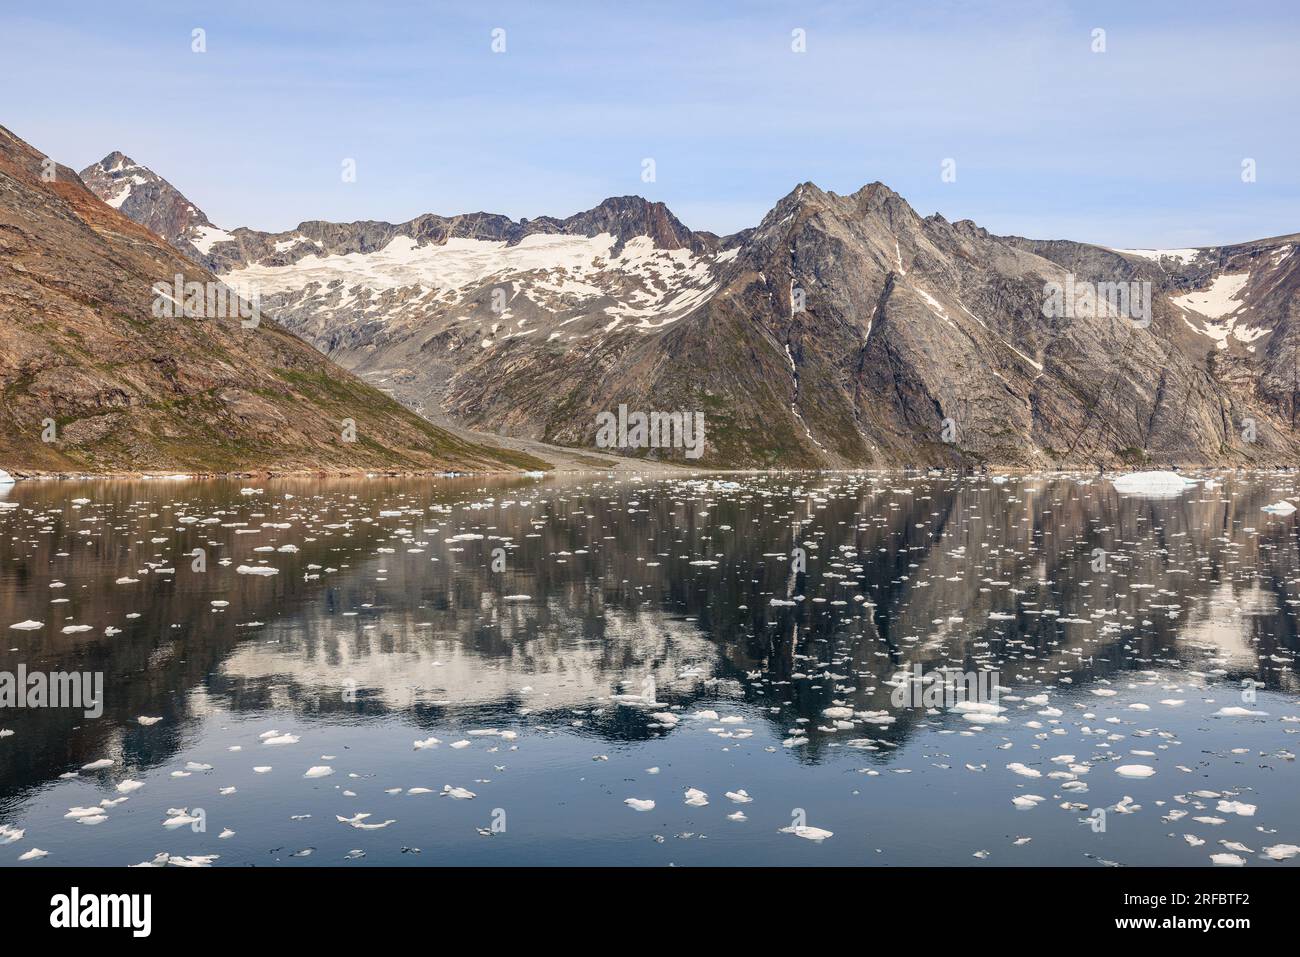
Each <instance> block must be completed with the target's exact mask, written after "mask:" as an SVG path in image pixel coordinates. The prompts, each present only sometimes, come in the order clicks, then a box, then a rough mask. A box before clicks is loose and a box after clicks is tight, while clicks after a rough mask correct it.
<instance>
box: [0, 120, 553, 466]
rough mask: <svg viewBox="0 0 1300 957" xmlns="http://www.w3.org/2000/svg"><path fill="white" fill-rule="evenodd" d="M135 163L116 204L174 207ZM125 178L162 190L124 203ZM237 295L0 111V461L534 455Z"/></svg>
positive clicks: (502, 462)
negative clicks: (476, 431) (372, 376)
mask: <svg viewBox="0 0 1300 957" xmlns="http://www.w3.org/2000/svg"><path fill="white" fill-rule="evenodd" d="M110 159H112V158H110ZM110 166H111V167H114V168H117V170H118V172H124V171H126V170H127V169H128V168H130V167H131V166H133V164H130V163H129V161H127V160H126V159H125V157H119V158H118V160H117V161H115V162H113V163H110ZM135 169H136V170H137V172H132V173H129V174H128V179H127V182H128V183H129V184H130V191H131V195H124V194H123V193H122V192H121V183H120V181H119V183H118V186H117V187H116V189H117V190H118V191H117V192H116V193H114V196H115V197H116V198H118V199H120V200H122V201H121V202H120V203H119V206H123V207H126V206H130V207H131V208H132V209H133V210H134V211H135V215H140V216H142V218H148V217H149V216H154V217H166V218H167V221H168V222H169V223H175V224H179V223H182V222H183V221H185V216H184V215H182V213H181V212H180V211H181V210H182V209H183V206H184V201H183V199H182V200H180V201H179V202H178V201H177V197H179V194H175V191H174V190H171V188H170V187H167V186H166V184H165V183H163V182H162V181H161V180H157V179H156V178H150V177H147V176H146V175H145V172H142V171H139V167H135ZM146 172H147V171H146ZM140 180H143V182H139V181H140ZM105 182H106V181H105ZM137 190H139V191H141V195H142V196H145V195H147V196H152V197H154V199H155V200H156V202H157V204H160V205H156V206H155V205H153V204H140V203H137V204H132V202H131V200H132V197H133V196H134V195H135V194H136V191H137ZM168 190H171V192H168ZM173 194H174V195H173ZM164 206H165V207H167V208H169V209H170V210H171V213H168V212H167V210H166V209H164ZM146 208H147V210H148V211H147V212H146ZM199 218H201V214H200V216H199ZM157 221H161V220H157ZM194 222H198V219H194V220H192V221H191V225H192V224H193V223H194ZM177 275H180V277H181V282H182V283H186V282H190V283H195V284H196V285H195V286H194V287H190V288H193V289H196V290H198V291H199V295H198V296H197V297H196V298H194V299H193V300H189V299H188V295H189V290H188V289H186V288H185V287H183V288H182V290H181V291H180V293H181V295H180V303H179V304H180V305H183V304H184V303H185V302H187V301H189V302H191V304H193V305H195V306H196V308H197V304H198V303H200V302H202V304H203V309H202V310H201V311H200V313H199V315H210V316H211V318H198V317H196V318H190V317H188V316H186V315H183V314H179V309H177V308H176V307H177V306H178V300H177V297H175V296H172V295H165V294H164V291H165V290H166V289H168V288H172V289H174V288H175V282H176V277H177ZM209 295H210V296H211V297H212V298H211V300H210V301H209V299H208V296H209ZM251 305H252V304H250V303H243V304H242V306H244V307H250V306H251ZM239 306H240V304H239V303H238V301H237V300H235V299H233V297H231V298H227V297H226V296H225V295H224V291H223V290H221V289H220V286H219V284H217V283H216V280H215V277H213V276H212V275H211V274H210V273H208V272H207V271H205V270H204V269H202V268H200V267H198V266H196V265H195V264H193V263H192V262H190V261H188V260H186V259H185V258H183V257H182V256H180V255H179V254H178V253H177V252H176V251H175V250H174V249H173V248H172V247H170V246H168V245H167V244H165V243H163V242H162V241H161V240H159V239H158V237H157V236H155V235H154V234H153V233H152V232H150V231H149V230H148V229H145V228H142V227H141V226H140V225H137V224H136V223H135V222H133V221H132V220H131V219H129V218H128V217H127V216H126V215H124V214H123V213H122V212H120V211H119V210H118V209H114V208H112V207H110V206H108V205H106V204H105V203H104V202H101V201H100V199H98V198H97V197H96V196H95V195H94V194H93V193H92V192H91V191H90V190H89V189H88V188H87V186H86V185H85V184H84V183H83V182H82V180H81V179H80V178H79V177H78V176H77V174H76V173H75V172H73V171H72V170H71V169H68V168H67V167H64V166H60V165H57V164H55V163H53V161H51V160H49V159H48V158H47V157H45V156H44V155H42V154H41V153H39V152H38V151H37V150H35V149H33V148H32V147H31V146H29V145H28V144H27V143H24V142H23V141H22V140H20V139H19V138H18V137H16V136H15V135H14V134H13V133H11V132H9V131H8V130H6V129H4V128H2V127H0V391H2V392H3V396H4V401H3V403H0V467H3V468H5V469H7V470H8V471H10V472H17V473H20V474H21V473H31V472H58V471H109V470H124V471H164V470H165V471H203V472H219V471H234V470H240V471H242V470H249V469H266V470H288V469H318V468H319V469H411V470H416V469H420V470H423V469H436V470H445V469H487V468H492V469H500V468H517V467H523V468H533V467H537V465H538V464H540V463H538V462H537V461H536V460H534V459H531V458H529V457H527V456H520V455H517V454H515V453H509V452H503V451H500V450H497V449H492V448H488V447H486V446H483V445H479V444H475V443H472V442H469V441H466V440H464V439H461V438H458V437H456V436H453V435H451V434H449V433H447V432H445V431H444V430H441V429H438V428H436V427H434V426H432V425H431V424H429V423H428V422H426V421H425V420H423V419H421V418H420V417H418V416H416V415H414V414H412V413H411V412H410V411H409V410H407V409H405V408H403V407H402V406H401V405H399V404H397V403H396V402H394V401H393V400H392V399H390V398H389V397H388V396H385V395H384V394H382V393H380V392H379V391H377V390H376V389H374V388H372V387H371V386H369V385H367V384H365V383H364V382H362V381H361V380H359V379H357V378H356V377H355V376H353V375H352V374H350V373H348V372H345V371H344V370H342V369H340V368H339V367H338V366H336V365H335V364H334V363H332V362H330V361H329V360H328V359H326V358H325V357H324V356H322V355H321V354H320V353H319V352H318V351H316V350H314V349H312V348H310V347H309V346H307V345H306V344H305V343H303V342H302V341H301V340H300V339H298V338H296V337H295V336H293V335H291V334H290V333H288V332H286V331H285V330H284V329H282V328H281V327H279V326H277V325H276V324H275V323H274V322H272V321H270V320H269V319H266V318H264V317H263V318H262V320H261V321H260V323H259V322H256V319H257V316H256V314H254V313H253V312H252V310H251V309H246V311H247V313H248V315H247V316H244V317H242V318H241V314H240V312H239ZM209 309H210V310H211V311H209ZM169 311H171V312H173V313H174V315H175V317H171V316H168V315H167V312H169ZM345 419H350V420H352V422H353V428H349V427H348V426H346V424H345V423H344V421H343V420H345ZM353 429H354V431H353ZM351 439H355V440H354V441H352V440H351Z"/></svg>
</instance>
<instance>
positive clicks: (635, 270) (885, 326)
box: [124, 183, 1300, 468]
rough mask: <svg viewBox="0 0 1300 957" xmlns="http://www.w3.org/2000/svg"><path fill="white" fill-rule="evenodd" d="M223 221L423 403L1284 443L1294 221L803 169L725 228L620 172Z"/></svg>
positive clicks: (493, 411)
mask: <svg viewBox="0 0 1300 957" xmlns="http://www.w3.org/2000/svg"><path fill="white" fill-rule="evenodd" d="M124 209H125V205H124ZM140 216H141V219H140V221H142V222H143V221H145V217H146V216H147V214H145V213H143V212H142V213H141V214H140ZM228 235H230V236H231V237H232V238H231V239H230V240H229V241H225V242H216V243H214V244H212V245H211V247H210V249H209V251H208V252H207V253H206V254H204V255H205V257H206V258H205V259H204V261H205V262H206V263H207V264H208V265H210V266H211V267H212V268H214V269H216V270H218V271H220V273H221V274H222V276H223V278H226V279H228V280H229V281H231V282H232V283H236V284H241V283H245V284H247V285H248V286H249V287H251V288H256V289H258V290H259V291H260V292H261V294H262V295H263V297H264V302H265V303H266V304H267V305H268V306H269V307H271V308H273V309H275V310H276V315H277V316H278V318H279V319H280V321H282V322H283V323H284V324H285V325H286V326H287V327H288V328H289V329H291V330H293V331H294V332H296V333H297V334H299V335H301V336H302V337H303V338H305V339H306V340H307V341H309V342H311V343H312V344H314V345H315V346H316V347H317V348H319V349H320V350H322V351H323V352H325V353H326V354H328V355H330V356H331V357H333V358H335V359H336V360H337V361H339V362H340V363H341V364H343V365H344V366H346V367H348V368H351V369H353V370H355V371H356V372H358V373H359V374H360V375H362V376H363V377H364V378H367V379H369V380H370V381H372V382H375V383H376V384H379V385H381V386H382V387H383V388H385V389H386V390H388V391H390V392H391V393H392V394H393V395H394V396H396V397H397V398H399V399H400V400H401V401H402V402H404V403H406V404H407V405H409V406H410V407H412V408H414V409H416V410H417V411H419V412H420V413H421V414H422V415H425V416H426V417H428V418H430V419H433V420H435V421H443V420H449V421H454V422H456V423H460V424H468V425H471V426H473V427H476V428H480V429H484V430H487V431H493V432H500V433H504V434H510V435H517V436H523V437H528V438H537V439H545V440H547V441H551V442H555V443H559V444H566V445H573V446H581V447H592V446H593V444H594V441H595V422H596V417H597V416H598V415H600V414H601V413H603V412H609V411H611V410H615V409H617V408H618V406H619V405H620V404H624V403H625V404H627V406H628V407H629V408H630V409H634V410H642V411H645V412H652V411H695V410H698V411H701V412H703V413H704V415H705V419H706V423H707V424H706V432H707V440H706V450H705V454H704V455H703V457H702V458H701V459H699V460H697V461H696V462H694V463H693V464H700V465H707V466H836V467H856V466H896V465H908V464H910V465H954V466H957V465H960V466H980V465H988V466H1008V467H1032V468H1040V467H1088V468H1095V467H1097V466H1104V467H1108V468H1118V467H1127V466H1141V465H1148V466H1156V465H1210V464H1216V465H1233V464H1283V463H1291V462H1294V461H1295V460H1296V458H1297V453H1298V452H1300V433H1298V432H1297V430H1296V426H1297V414H1298V409H1297V403H1298V400H1300V367H1298V364H1297V361H1298V358H1300V331H1298V330H1297V322H1296V319H1297V316H1296V311H1297V305H1296V303H1297V299H1296V289H1297V283H1300V279H1297V271H1296V270H1297V267H1296V262H1297V260H1296V257H1295V256H1294V255H1293V250H1294V247H1295V245H1296V243H1297V242H1300V237H1296V236H1286V237H1279V238H1276V239H1270V240H1261V241H1258V242H1254V243H1247V244H1241V245H1237V246H1226V247H1217V248H1211V249H1202V250H1174V251H1165V252H1163V253H1162V252H1160V251H1149V250H1127V251H1126V250H1111V249H1104V248H1101V247H1097V246H1091V245H1087V244H1083V243H1074V242H1069V241H1035V240H1027V239H1022V238H1019V237H999V236H994V235H991V234H990V233H988V232H987V231H986V230H984V229H981V228H980V227H978V226H977V225H975V224H973V223H970V222H968V221H962V222H957V223H950V222H948V221H947V220H945V219H944V218H943V217H941V216H938V215H934V216H929V217H926V218H922V217H920V216H918V215H917V214H916V212H915V211H914V210H913V209H912V208H911V207H910V206H909V205H908V204H907V202H906V201H904V200H903V199H902V198H901V197H900V196H898V195H897V194H896V193H894V192H893V191H892V190H890V189H889V188H888V187H886V186H884V185H883V184H880V183H872V184H870V185H868V186H865V187H863V188H862V189H860V190H858V191H857V192H856V193H853V194H851V195H847V196H841V195H837V194H835V193H830V192H825V191H823V190H821V189H819V188H818V187H816V186H815V185H814V184H812V183H805V184H802V185H800V186H798V187H797V188H796V189H795V190H793V191H792V192H791V193H790V194H789V195H788V196H786V197H784V198H783V199H782V200H781V201H780V202H778V203H777V205H776V206H775V207H774V208H773V209H772V210H771V212H769V213H768V215H767V216H766V217H765V218H764V219H763V221H762V222H761V223H760V224H759V225H758V226H756V227H754V228H753V229H749V230H745V231H744V232H742V233H739V234H736V235H734V236H730V237H726V238H723V239H719V238H718V237H715V236H712V235H710V234H707V233H699V232H691V231H690V230H688V229H687V228H686V227H685V226H683V225H682V224H681V223H680V222H679V221H678V220H677V219H676V218H675V217H673V216H672V214H671V213H670V212H669V211H668V210H667V209H666V208H665V207H664V206H663V205H662V204H658V203H650V202H648V201H646V200H643V199H640V198H639V197H620V198H617V199H610V200H606V201H605V202H603V203H601V204H600V205H599V206H597V207H596V208H595V209H592V210H589V211H587V212H585V213H579V214H577V215H575V216H571V217H569V218H567V219H552V218H550V217H541V218H538V219H534V220H531V221H523V222H514V221H512V220H510V219H508V218H506V217H503V216H496V215H491V214H486V213H477V214H469V215H465V216H455V217H442V216H435V215H427V216H421V217H418V218H416V219H414V220H411V221H410V222H408V223H403V224H400V225H391V224H387V223H376V222H363V223H349V224H333V223H322V222H308V223H303V224H302V225H301V226H300V227H299V228H298V229H297V230H295V231H293V232H291V233H282V234H275V235H271V234H265V233H257V232H255V231H253V230H247V229H236V230H233V231H232V232H231V233H230V234H228ZM173 242H175V240H173ZM614 451H617V450H614ZM624 451H625V452H626V453H627V454H633V455H646V456H650V457H658V458H673V459H675V460H681V459H682V451H681V450H680V449H626V450H624Z"/></svg>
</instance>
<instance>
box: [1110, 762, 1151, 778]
mask: <svg viewBox="0 0 1300 957" xmlns="http://www.w3.org/2000/svg"><path fill="white" fill-rule="evenodd" d="M1115 773H1116V774H1118V775H1119V776H1120V777H1122V778H1149V777H1151V775H1153V774H1155V773H1156V769H1155V768H1153V767H1150V766H1149V765H1146V764H1124V765H1120V766H1119V767H1117V768H1116V769H1115Z"/></svg>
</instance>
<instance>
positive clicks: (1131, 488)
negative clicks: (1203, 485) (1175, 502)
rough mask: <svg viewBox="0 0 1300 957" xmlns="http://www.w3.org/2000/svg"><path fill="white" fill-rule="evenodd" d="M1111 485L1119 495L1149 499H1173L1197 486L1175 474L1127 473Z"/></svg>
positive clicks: (1113, 480)
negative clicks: (1143, 496) (1139, 496)
mask: <svg viewBox="0 0 1300 957" xmlns="http://www.w3.org/2000/svg"><path fill="white" fill-rule="evenodd" d="M1111 484H1113V485H1114V486H1115V491H1117V492H1119V493H1120V494H1121V495H1145V496H1148V497H1151V498H1173V497H1174V496H1176V495H1181V494H1182V493H1183V492H1185V491H1187V489H1189V488H1191V487H1192V486H1193V485H1195V484H1197V483H1196V482H1195V481H1193V480H1192V479H1188V478H1184V477H1183V476H1181V475H1179V474H1178V473H1177V472H1129V473H1128V474H1127V475H1121V476H1120V477H1119V478H1117V479H1112V480H1111Z"/></svg>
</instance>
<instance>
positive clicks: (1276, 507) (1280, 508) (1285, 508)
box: [1260, 499, 1295, 515]
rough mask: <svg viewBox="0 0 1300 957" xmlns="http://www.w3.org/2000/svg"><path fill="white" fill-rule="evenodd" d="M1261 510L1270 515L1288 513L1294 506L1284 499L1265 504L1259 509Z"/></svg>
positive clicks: (1293, 509) (1292, 510)
mask: <svg viewBox="0 0 1300 957" xmlns="http://www.w3.org/2000/svg"><path fill="white" fill-rule="evenodd" d="M1260 511H1261V512H1268V513H1269V514H1270V515H1290V514H1291V513H1292V512H1294V511H1295V506H1294V505H1292V504H1291V503H1290V502H1288V501H1287V500H1286V499H1282V500H1281V501H1277V502H1274V503H1273V504H1272V505H1265V506H1264V507H1263V508H1261V509H1260Z"/></svg>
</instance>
